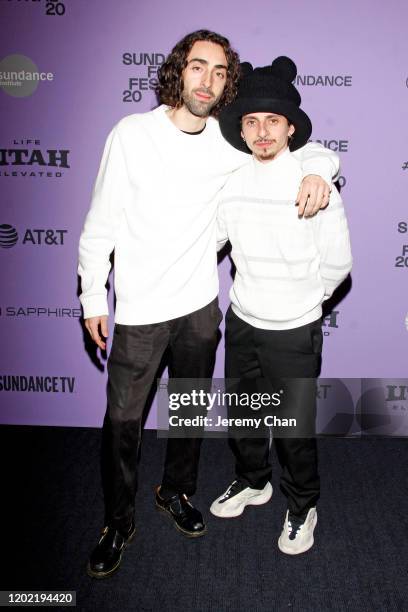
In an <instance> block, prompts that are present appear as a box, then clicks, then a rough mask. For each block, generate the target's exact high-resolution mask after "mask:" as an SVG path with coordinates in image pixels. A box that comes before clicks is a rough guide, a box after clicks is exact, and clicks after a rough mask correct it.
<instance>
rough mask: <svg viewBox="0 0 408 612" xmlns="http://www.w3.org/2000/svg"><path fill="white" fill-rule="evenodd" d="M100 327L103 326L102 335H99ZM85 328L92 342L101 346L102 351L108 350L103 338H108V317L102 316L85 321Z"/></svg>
mask: <svg viewBox="0 0 408 612" xmlns="http://www.w3.org/2000/svg"><path fill="white" fill-rule="evenodd" d="M99 326H101V333H99ZM85 327H86V329H87V330H88V331H89V333H90V335H91V338H92V340H93V341H94V342H95V344H97V345H98V346H99V348H100V349H103V350H105V349H106V342H104V340H103V339H102V336H103V338H107V337H108V335H109V334H108V317H107V316H106V315H102V316H101V317H91V318H89V319H85Z"/></svg>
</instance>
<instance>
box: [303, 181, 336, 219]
mask: <svg viewBox="0 0 408 612" xmlns="http://www.w3.org/2000/svg"><path fill="white" fill-rule="evenodd" d="M329 197H330V187H329V185H328V184H327V183H326V181H325V180H323V179H322V177H321V176H318V175H317V174H308V175H307V176H305V178H304V179H303V181H302V183H301V185H300V189H299V193H298V195H297V198H296V202H297V204H298V206H299V209H298V215H299V217H303V215H304V216H305V217H312V216H313V215H314V214H316V213H317V212H318V211H319V210H320V209H321V208H326V206H327V205H328V203H329Z"/></svg>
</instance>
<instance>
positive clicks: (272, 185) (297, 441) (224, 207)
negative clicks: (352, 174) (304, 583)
mask: <svg viewBox="0 0 408 612" xmlns="http://www.w3.org/2000/svg"><path fill="white" fill-rule="evenodd" d="M242 72H243V75H244V76H243V79H242V81H241V85H240V88H239V92H238V97H237V98H236V100H235V101H234V102H232V103H231V104H230V105H229V106H227V107H226V108H225V109H224V110H223V111H222V113H221V115H220V127H221V132H222V134H223V136H224V137H225V138H226V140H227V141H228V142H229V143H230V144H232V145H233V146H234V147H235V148H237V149H238V150H240V151H245V152H247V153H251V152H252V163H250V164H247V165H246V166H244V167H242V168H241V169H239V170H237V172H235V173H234V175H233V176H232V177H231V178H230V179H229V181H228V182H227V184H226V186H225V187H224V190H223V192H222V195H221V201H220V204H219V208H218V242H219V246H220V247H222V246H223V245H224V244H225V242H226V241H227V240H229V241H230V242H231V245H232V252H231V257H232V259H233V261H234V264H235V266H236V270H237V272H236V276H235V280H234V284H233V286H232V288H231V291H230V298H231V306H230V308H229V310H228V312H227V315H226V379H227V384H230V382H229V381H228V379H238V380H239V384H238V389H239V392H240V393H241V395H239V394H238V397H241V398H242V397H243V395H242V394H243V392H245V391H248V390H249V391H251V390H254V389H256V391H257V392H259V391H261V392H263V393H265V396H266V397H268V394H267V393H266V392H269V397H271V396H272V394H273V393H275V394H278V395H279V398H280V399H279V406H278V407H277V408H273V414H271V413H270V412H269V413H268V410H267V409H266V407H265V409H264V410H263V411H262V410H261V413H262V416H263V418H262V419H261V422H262V424H263V429H262V433H261V434H260V433H259V432H260V430H259V429H258V430H257V431H256V432H254V431H250V430H243V429H242V428H241V427H240V423H242V422H244V421H242V419H235V422H237V423H238V425H237V426H236V427H233V428H232V429H230V437H229V442H230V446H231V449H232V451H233V453H234V455H235V458H236V479H235V480H234V481H233V482H232V484H231V485H230V486H229V487H228V488H227V490H226V491H225V493H224V494H223V495H221V496H220V497H219V498H217V499H216V500H215V501H214V502H213V504H212V506H211V512H212V513H213V514H214V515H216V516H219V517H222V518H231V517H236V516H239V515H240V514H242V512H243V511H244V509H245V507H246V506H247V505H260V504H264V503H266V502H267V501H269V499H270V498H271V495H272V486H271V483H270V476H271V466H270V463H269V450H270V448H269V429H268V426H270V425H274V428H273V434H274V435H273V437H274V441H275V447H276V451H277V455H278V459H279V462H280V464H281V467H282V475H281V481H280V486H281V490H282V492H283V493H284V495H285V496H286V498H287V512H286V517H285V521H284V526H283V530H282V533H281V536H280V538H279V541H278V546H279V548H280V550H281V551H282V552H285V553H287V554H292V555H294V554H298V553H302V552H305V551H306V550H308V549H309V548H311V546H312V545H313V542H314V538H313V531H314V528H315V525H316V522H317V513H316V502H317V500H318V498H319V491H320V482H319V475H318V470H317V447H316V439H315V436H314V431H315V429H314V428H315V411H316V377H317V376H318V375H319V371H320V362H321V349H322V331H321V316H322V302H323V301H324V300H325V299H327V298H328V297H330V295H331V294H332V292H333V291H334V289H335V288H336V287H337V285H339V284H340V283H341V282H342V281H343V280H344V279H345V278H346V276H347V275H348V273H349V272H350V270H351V251H350V240H349V234H348V228H347V221H346V217H345V213H344V208H343V204H342V201H341V198H340V195H339V193H338V191H337V190H336V189H335V188H333V190H332V194H331V204H330V208H329V209H328V210H327V211H322V212H320V213H319V215H317V216H315V217H313V218H309V219H304V218H299V216H298V214H297V213H296V209H295V208H294V207H293V202H294V201H295V199H296V192H297V189H298V187H299V182H300V181H301V177H302V173H301V168H300V165H299V162H298V161H297V160H296V158H295V156H294V155H293V153H292V152H293V151H295V150H296V149H298V148H299V147H301V146H303V145H304V144H305V143H306V142H307V141H308V139H309V137H310V135H311V131H312V125H311V122H310V120H309V118H308V116H307V115H306V114H305V113H304V112H303V111H302V110H301V109H300V108H299V105H300V102H301V98H300V95H299V93H298V91H297V90H296V88H295V87H294V86H293V84H292V81H293V80H294V78H295V76H296V66H295V64H294V63H293V62H292V61H291V60H290V59H289V58H286V57H279V58H277V59H276V60H275V61H274V62H273V63H272V65H271V66H266V67H264V68H256V69H255V70H253V69H252V66H251V65H250V64H243V65H242ZM230 389H231V387H230ZM245 395H246V396H248V395H249V396H251V393H249V394H248V393H245ZM259 395H260V394H259V393H257V399H258V398H259ZM275 397H276V395H275ZM257 408H259V406H257ZM251 414H252V416H254V412H253V411H251V408H250V407H247V406H245V407H244V406H238V407H232V406H231V405H230V406H229V417H230V418H231V420H232V421H233V422H234V417H236V416H239V417H242V416H244V417H245V416H246V417H250V416H251ZM256 416H258V417H259V416H261V415H260V414H256ZM282 417H290V418H292V422H291V421H290V420H289V419H288V418H282ZM293 417H294V418H293ZM257 420H258V419H257ZM291 424H292V426H293V425H294V426H293V429H292V430H291V429H290V426H289V425H291ZM254 433H255V435H254ZM260 435H261V436H262V437H260Z"/></svg>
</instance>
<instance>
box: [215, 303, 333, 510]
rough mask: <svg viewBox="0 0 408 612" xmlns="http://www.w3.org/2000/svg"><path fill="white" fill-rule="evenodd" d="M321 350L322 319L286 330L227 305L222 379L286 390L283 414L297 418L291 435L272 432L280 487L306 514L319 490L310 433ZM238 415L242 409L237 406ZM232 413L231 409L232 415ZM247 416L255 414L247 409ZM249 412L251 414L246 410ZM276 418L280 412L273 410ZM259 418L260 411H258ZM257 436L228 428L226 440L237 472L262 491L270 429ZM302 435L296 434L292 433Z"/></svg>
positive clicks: (266, 389) (250, 386) (244, 385)
mask: <svg viewBox="0 0 408 612" xmlns="http://www.w3.org/2000/svg"><path fill="white" fill-rule="evenodd" d="M321 350H322V331H321V321H320V319H319V320H318V321H315V322H313V323H310V324H308V325H304V326H302V327H298V328H295V329H290V330H279V331H274V330H264V329H258V328H255V327H253V326H251V325H249V324H248V323H246V322H245V321H243V320H242V319H240V318H239V317H237V316H236V315H235V314H234V313H233V311H232V309H231V307H230V308H229V310H228V312H227V315H226V355H225V359H226V363H225V370H226V378H227V379H239V383H238V384H239V389H240V392H244V391H247V390H248V389H249V390H252V391H253V390H254V389H255V388H256V390H257V391H258V392H269V393H271V392H277V391H280V390H284V394H283V395H282V398H284V400H283V402H282V407H281V408H282V409H283V416H286V415H289V416H293V417H295V418H296V420H297V428H296V430H295V433H293V432H291V433H286V431H285V432H284V431H283V429H282V430H279V429H276V430H272V431H273V432H274V435H273V440H274V444H275V448H276V452H277V456H278V459H279V463H280V465H281V468H282V474H281V479H280V487H281V490H282V492H283V493H284V495H285V496H286V497H287V502H288V509H289V511H290V512H292V513H293V514H295V515H304V514H305V512H307V510H308V509H309V508H311V507H313V506H315V504H316V502H317V500H318V498H319V492H320V480H319V475H318V469H317V446H316V439H315V437H313V433H314V427H315V418H316V377H317V376H318V375H319V373H320V365H321ZM240 411H241V413H240V414H239V416H242V408H240ZM234 412H235V414H236V411H235V410H234V409H233V408H230V413H231V416H234ZM246 412H247V416H248V415H249V416H252V417H253V416H254V414H253V411H251V410H250V409H248V408H247V409H246ZM250 412H252V414H249V413H250ZM272 413H275V414H276V415H277V416H279V414H281V415H282V412H281V413H279V411H275V412H274V411H273V410H272V411H271V412H270V414H272ZM257 416H261V415H257ZM258 431H260V432H261V436H262V437H261V436H259V437H258V434H257V433H256V436H257V437H254V436H253V432H251V435H250V436H249V435H248V433H247V434H245V433H244V434H243V435H240V432H239V429H238V428H233V429H232V431H231V430H230V434H229V435H230V437H229V444H230V447H231V449H232V451H233V453H234V455H235V459H236V474H237V476H238V478H241V479H242V480H243V481H244V482H246V483H247V484H248V486H250V487H253V488H256V489H262V488H263V487H264V486H265V485H266V483H267V482H268V480H269V479H270V477H271V473H272V468H271V464H270V462H269V450H270V444H269V440H270V436H269V428H268V427H267V426H263V428H261V429H260V430H257V432H258ZM298 431H300V432H302V434H301V435H302V436H304V435H305V433H306V435H307V436H308V437H295V436H297V435H298V434H297V433H296V432H298Z"/></svg>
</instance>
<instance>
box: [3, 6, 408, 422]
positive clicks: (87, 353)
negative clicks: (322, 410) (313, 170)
mask: <svg viewBox="0 0 408 612" xmlns="http://www.w3.org/2000/svg"><path fill="white" fill-rule="evenodd" d="M0 13H1V32H2V35H1V41H0V109H1V140H0V189H1V213H0V261H1V271H2V274H1V298H0V330H1V345H2V346H1V357H0V401H1V414H0V421H1V422H2V423H9V424H38V425H68V426H96V427H99V426H100V425H101V423H102V419H103V415H104V412H105V407H106V399H105V387H106V355H102V354H101V353H100V352H99V350H98V351H97V350H96V349H95V347H94V346H93V345H92V344H91V342H90V341H89V340H88V338H87V336H86V334H85V333H84V328H83V325H82V322H81V309H80V304H79V300H78V293H79V287H78V278H77V273H76V270H77V251H78V240H79V235H80V232H81V229H82V225H83V222H84V218H85V215H86V212H87V210H88V207H89V203H90V197H91V192H92V188H93V183H94V180H95V177H96V172H97V170H98V165H99V161H100V157H101V154H102V150H103V146H104V142H105V139H106V137H107V135H108V133H109V131H110V130H111V128H112V126H113V125H114V124H115V123H116V122H117V121H118V120H119V119H120V118H121V117H123V116H125V115H128V114H131V113H141V112H145V111H149V110H151V109H152V108H153V107H154V106H155V105H156V104H157V101H156V97H155V93H154V89H155V86H156V78H157V70H158V68H159V66H160V65H161V64H162V62H163V61H164V59H165V57H166V55H167V53H168V52H169V51H170V50H171V48H172V47H173V46H174V44H175V43H176V42H177V41H178V40H179V39H180V38H182V37H183V36H184V35H185V34H187V33H188V32H191V31H193V30H197V29H202V28H207V29H211V30H215V31H217V32H220V33H221V34H223V35H225V36H227V37H228V38H229V39H230V41H231V43H232V45H233V46H234V47H235V48H236V49H237V51H238V52H239V53H240V56H241V59H242V60H243V61H244V60H246V61H250V62H251V63H252V64H253V65H254V66H256V65H266V64H269V63H270V62H271V61H272V60H273V59H274V58H275V57H276V56H278V55H288V56H290V57H291V58H293V59H294V61H295V62H296V64H297V66H298V76H297V77H296V86H297V87H298V89H299V91H300V93H301V95H302V100H303V102H302V107H303V108H304V109H305V111H306V112H307V113H308V114H309V116H310V117H311V118H312V121H313V134H312V140H314V141H319V142H321V143H323V144H324V145H325V146H326V147H329V148H330V149H332V150H333V151H337V152H338V153H339V155H340V157H341V176H340V179H339V186H340V187H341V193H342V196H343V199H344V202H345V206H346V210H347V214H348V219H349V225H350V231H351V238H352V247H353V256H354V268H353V272H352V276H351V279H349V280H348V281H346V282H345V283H344V285H343V286H342V287H341V289H340V291H338V292H337V294H336V296H335V299H334V300H333V301H332V302H331V304H330V307H331V310H330V311H328V312H327V313H326V316H325V319H324V327H323V330H324V340H325V342H324V352H323V369H322V376H324V377H326V378H327V379H333V387H335V386H336V383H335V381H334V379H339V378H342V379H356V378H359V379H360V378H364V379H370V380H371V381H372V382H371V383H370V381H368V380H366V381H365V382H364V384H361V383H360V386H359V389H360V390H361V394H360V395H361V396H360V397H359V392H357V393H354V399H353V402H354V404H355V405H357V404H358V403H359V402H360V404H361V397H362V396H363V395H364V398H365V404H367V405H370V402H369V401H368V399H367V398H370V397H374V396H375V397H376V401H377V402H380V404H381V405H382V403H384V402H385V403H386V406H387V410H388V411H389V414H390V419H391V421H392V422H393V423H394V425H395V422H396V421H395V418H397V421H398V423H399V424H400V425H398V427H400V426H401V432H402V428H403V427H404V425H403V422H405V421H406V419H405V421H404V417H405V416H406V415H408V390H407V385H406V384H405V383H406V382H407V380H406V379H405V378H404V377H406V376H407V363H408V359H407V358H408V334H407V331H406V328H405V322H404V320H405V315H406V312H407V311H408V291H407V286H408V283H407V281H408V208H407V183H408V146H407V135H408V132H407V127H408V126H407V104H408V42H407V36H406V23H407V18H408V8H407V5H406V3H405V2H403V1H402V0H401V1H394V2H393V1H392V0H391V2H388V3H382V2H380V1H379V0H378V1H377V0H360V1H359V2H345V3H341V4H339V3H333V2H329V3H328V2H324V1H323V0H315V1H313V0H312V1H311V2H308V3H302V2H298V1H296V0H287V1H286V2H284V3H272V2H266V1H263V0H252V2H251V3H250V4H248V3H247V2H245V1H244V0H235V1H234V2H223V3H220V2H216V1H215V0H207V2H206V3H205V7H204V6H197V5H192V4H191V3H190V2H187V0H174V1H173V2H171V3H167V2H163V1H158V0H149V2H147V1H140V0H119V1H117V2H113V1H112V0H87V2H81V1H80V0H61V1H55V0H52V1H51V0H50V1H46V0H31V1H29V0H26V1H23V0H0ZM135 146H137V143H135ZM157 248H158V249H160V244H158V245H157ZM136 265H141V266H143V265H144V264H143V261H140V262H136ZM230 268H231V266H230V262H229V260H228V259H224V261H223V262H222V263H221V265H220V267H219V273H220V279H221V293H220V304H221V307H222V309H223V311H224V312H225V311H226V309H227V307H228V289H229V286H230V283H231V277H230ZM112 293H113V291H112V280H111V290H110V303H111V312H112V311H113V304H112V302H113V296H112ZM112 328H113V318H112V315H111V317H110V330H111V331H112ZM221 331H223V328H222V327H221ZM215 375H216V376H218V377H222V375H223V341H221V342H220V345H219V349H218V355H217V364H216V371H215ZM343 386H344V385H343ZM326 387H327V385H326ZM324 389H325V390H324ZM329 391H330V386H329V387H327V388H325V387H323V390H322V392H321V396H322V398H323V399H324V397H326V396H327V394H328V393H329ZM378 398H380V399H378ZM371 405H372V404H371ZM153 406H154V402H153ZM407 418H408V417H407ZM377 424H378V422H377ZM154 425H155V414H154V410H152V411H151V413H150V416H149V418H148V420H147V427H154ZM397 429H398V428H397ZM406 429H407V428H406ZM394 432H395V427H394ZM383 433H387V431H385V432H384V431H383Z"/></svg>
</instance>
